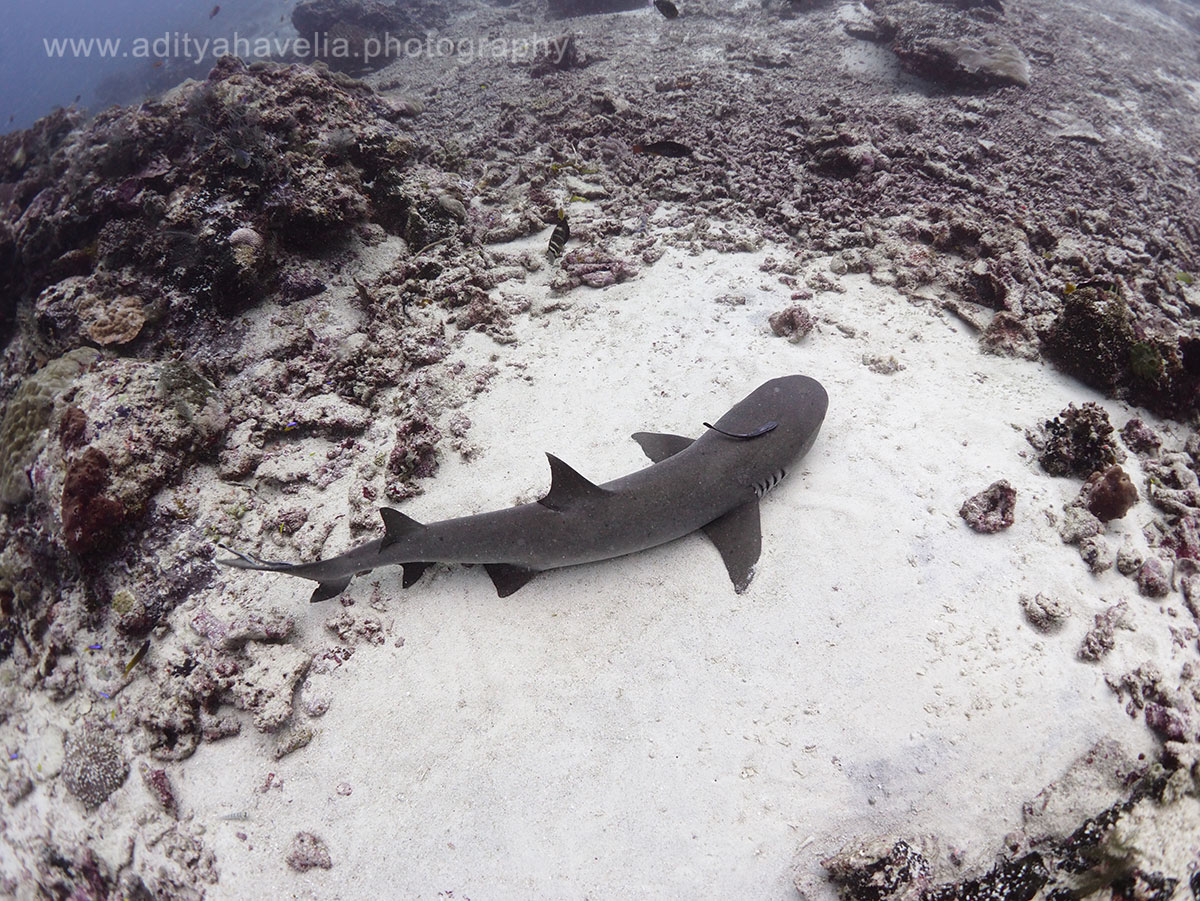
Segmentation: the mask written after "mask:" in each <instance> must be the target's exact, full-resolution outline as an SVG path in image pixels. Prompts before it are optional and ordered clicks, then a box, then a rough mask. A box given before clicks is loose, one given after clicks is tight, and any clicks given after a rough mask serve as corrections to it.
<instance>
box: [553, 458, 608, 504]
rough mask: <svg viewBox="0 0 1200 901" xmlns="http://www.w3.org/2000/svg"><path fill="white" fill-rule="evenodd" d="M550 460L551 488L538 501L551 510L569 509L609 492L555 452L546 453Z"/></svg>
mask: <svg viewBox="0 0 1200 901" xmlns="http://www.w3.org/2000/svg"><path fill="white" fill-rule="evenodd" d="M546 458H547V459H548V460H549V461H550V490H549V491H548V492H546V496H545V497H544V498H542V499H541V500H540V501H538V503H539V504H541V505H542V506H543V507H549V508H550V509H551V510H569V509H570V508H571V507H573V506H575V505H576V504H579V503H582V502H584V501H589V500H596V499H597V498H601V497H604V496H605V495H606V494H608V493H609V492H607V491H605V490H604V489H603V488H601V487H600V486H599V485H597V484H595V483H594V482H590V481H588V480H587V479H585V478H584V477H583V476H581V475H580V474H579V473H577V472H576V471H575V470H573V469H572V468H571V467H570V466H568V465H567V464H566V463H564V462H563V461H562V460H560V459H558V457H556V456H554V454H546Z"/></svg>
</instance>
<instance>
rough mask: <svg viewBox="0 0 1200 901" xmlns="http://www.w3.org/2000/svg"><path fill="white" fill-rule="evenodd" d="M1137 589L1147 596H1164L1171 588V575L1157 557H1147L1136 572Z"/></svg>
mask: <svg viewBox="0 0 1200 901" xmlns="http://www.w3.org/2000/svg"><path fill="white" fill-rule="evenodd" d="M1136 578H1137V586H1138V591H1140V592H1141V593H1142V594H1144V595H1145V596H1146V597H1148V598H1161V597H1166V596H1167V593H1168V592H1169V591H1170V590H1171V577H1170V575H1168V573H1167V568H1166V567H1165V566H1163V562H1162V561H1161V560H1159V559H1158V558H1157V557H1149V558H1147V560H1146V562H1145V563H1143V564H1142V567H1141V569H1139V570H1138V574H1137V577H1136Z"/></svg>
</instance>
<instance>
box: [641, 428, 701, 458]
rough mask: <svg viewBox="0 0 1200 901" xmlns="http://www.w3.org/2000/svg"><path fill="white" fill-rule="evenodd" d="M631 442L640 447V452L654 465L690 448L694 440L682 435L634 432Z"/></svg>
mask: <svg viewBox="0 0 1200 901" xmlns="http://www.w3.org/2000/svg"><path fill="white" fill-rule="evenodd" d="M633 440H634V441H636V442H637V443H638V444H639V445H641V448H642V452H643V453H644V454H645V455H646V456H647V457H649V458H650V459H651V460H652V461H653V462H655V463H661V462H662V461H663V460H665V459H667V457H673V456H675V455H676V454H677V453H679V452H680V451H681V450H686V449H687V448H689V447H691V446H692V443H693V442H694V441H695V439H694V438H685V437H684V436H683V435H668V434H666V433H664V432H634V433H633Z"/></svg>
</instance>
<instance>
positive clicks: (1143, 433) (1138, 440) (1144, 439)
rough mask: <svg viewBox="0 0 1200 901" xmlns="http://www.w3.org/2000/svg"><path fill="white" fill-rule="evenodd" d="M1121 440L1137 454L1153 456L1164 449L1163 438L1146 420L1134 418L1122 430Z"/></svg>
mask: <svg viewBox="0 0 1200 901" xmlns="http://www.w3.org/2000/svg"><path fill="white" fill-rule="evenodd" d="M1121 440H1122V441H1124V442H1125V446H1126V447H1127V448H1129V449H1130V450H1131V451H1133V452H1134V453H1135V454H1152V453H1154V452H1155V451H1157V450H1158V449H1159V448H1160V447H1162V438H1160V437H1159V434H1158V432H1156V431H1154V429H1152V428H1151V427H1150V426H1149V425H1147V424H1146V422H1145V421H1144V420H1141V419H1138V418H1137V417H1134V418H1133V419H1131V420H1129V422H1127V423H1125V426H1124V428H1122V429H1121Z"/></svg>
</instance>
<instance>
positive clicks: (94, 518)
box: [62, 447, 125, 554]
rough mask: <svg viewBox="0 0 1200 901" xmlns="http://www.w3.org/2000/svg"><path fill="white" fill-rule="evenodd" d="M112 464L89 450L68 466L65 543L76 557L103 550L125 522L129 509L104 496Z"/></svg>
mask: <svg viewBox="0 0 1200 901" xmlns="http://www.w3.org/2000/svg"><path fill="white" fill-rule="evenodd" d="M108 470H109V462H108V457H106V456H105V455H104V454H103V453H102V452H101V451H98V450H96V448H94V447H89V448H88V449H87V450H85V451H84V452H83V453H82V454H80V455H79V456H78V457H76V458H75V459H74V460H72V461H71V462H70V464H68V466H67V476H66V479H65V480H64V482H63V493H62V523H63V540H64V541H65V542H66V545H67V547H69V548H70V549H71V550H72V551H74V552H75V553H76V554H86V553H89V552H91V551H94V550H96V549H98V548H99V547H100V545H102V544H103V543H104V542H105V541H106V540H107V539H108V538H110V537H111V536H112V534H113V532H114V531H116V529H117V528H118V527H119V526H120V525H121V523H122V522H124V520H125V505H124V504H122V503H121V502H120V501H118V500H114V499H113V498H111V497H105V496H104V495H103V494H102V492H103V491H104V489H105V488H107V487H108V482H109V476H108Z"/></svg>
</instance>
